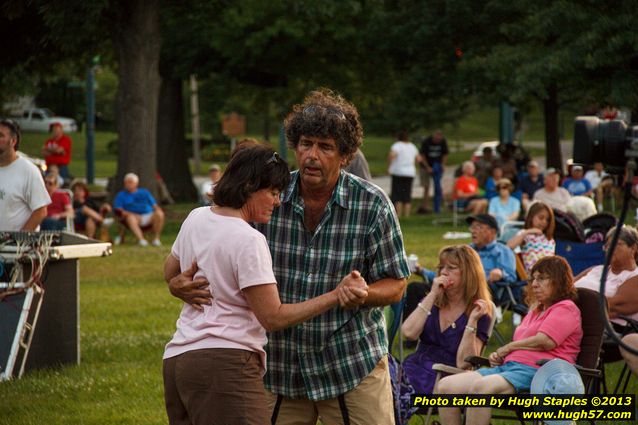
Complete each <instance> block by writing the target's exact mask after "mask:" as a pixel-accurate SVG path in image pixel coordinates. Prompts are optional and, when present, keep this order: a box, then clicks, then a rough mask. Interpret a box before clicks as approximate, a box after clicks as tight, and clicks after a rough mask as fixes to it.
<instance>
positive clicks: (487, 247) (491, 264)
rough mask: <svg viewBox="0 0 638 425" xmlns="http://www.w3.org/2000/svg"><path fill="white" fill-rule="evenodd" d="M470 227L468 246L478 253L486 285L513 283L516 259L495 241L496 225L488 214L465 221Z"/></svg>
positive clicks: (509, 251) (473, 216) (510, 251)
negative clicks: (470, 241)
mask: <svg viewBox="0 0 638 425" xmlns="http://www.w3.org/2000/svg"><path fill="white" fill-rule="evenodd" d="M466 221H467V223H468V224H469V225H470V233H471V234H472V243H471V244H470V246H471V247H472V248H474V250H476V252H478V255H479V257H481V263H482V264H483V270H484V271H485V278H486V279H487V282H488V283H495V282H499V281H503V282H515V281H516V259H515V258H514V251H512V250H511V248H510V247H508V246H507V245H505V244H502V243H499V242H498V241H497V240H496V236H497V233H498V224H497V222H496V219H495V218H494V217H492V216H491V215H489V214H477V215H472V216H469V217H468V218H467V219H466Z"/></svg>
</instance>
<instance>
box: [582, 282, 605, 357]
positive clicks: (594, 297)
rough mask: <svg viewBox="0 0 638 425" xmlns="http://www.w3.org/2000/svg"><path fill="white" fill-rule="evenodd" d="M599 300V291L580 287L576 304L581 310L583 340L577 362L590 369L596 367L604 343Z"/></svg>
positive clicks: (603, 327) (603, 326)
mask: <svg viewBox="0 0 638 425" xmlns="http://www.w3.org/2000/svg"><path fill="white" fill-rule="evenodd" d="M599 302H600V301H599V294H598V292H596V291H592V290H591V289H586V288H578V299H577V300H576V305H577V306H578V308H579V309H580V312H581V321H582V327H583V340H582V342H581V343H580V353H579V354H578V358H577V359H576V364H578V365H579V366H582V367H586V368H590V369H596V367H597V365H598V358H599V357H600V349H601V347H602V344H603V331H604V329H605V325H604V323H603V321H602V319H601V317H600V314H599V313H598V311H599V309H600V307H599Z"/></svg>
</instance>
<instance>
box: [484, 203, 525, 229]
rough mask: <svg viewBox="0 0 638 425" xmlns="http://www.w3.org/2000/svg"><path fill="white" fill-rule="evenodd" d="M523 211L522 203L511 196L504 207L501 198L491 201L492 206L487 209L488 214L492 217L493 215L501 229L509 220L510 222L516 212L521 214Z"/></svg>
mask: <svg viewBox="0 0 638 425" xmlns="http://www.w3.org/2000/svg"><path fill="white" fill-rule="evenodd" d="M520 210H521V201H519V200H518V199H516V198H515V197H513V196H510V197H509V198H508V199H507V203H506V204H505V205H503V203H502V202H501V198H500V196H497V197H495V198H492V199H490V206H489V208H488V209H487V212H488V213H489V214H490V215H493V216H494V218H496V221H497V222H498V226H499V227H501V226H502V225H503V224H504V223H505V222H506V221H507V220H509V216H510V215H512V214H513V213H515V212H519V211H520Z"/></svg>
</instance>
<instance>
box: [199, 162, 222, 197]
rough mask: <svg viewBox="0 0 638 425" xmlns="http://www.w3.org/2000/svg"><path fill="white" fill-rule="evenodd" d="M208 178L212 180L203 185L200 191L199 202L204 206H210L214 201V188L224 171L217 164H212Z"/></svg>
mask: <svg viewBox="0 0 638 425" xmlns="http://www.w3.org/2000/svg"><path fill="white" fill-rule="evenodd" d="M208 177H209V178H210V180H207V181H205V182H204V183H202V187H201V189H200V191H199V196H200V198H199V200H200V204H201V205H202V206H205V205H210V203H211V201H212V200H213V187H215V185H216V184H217V182H218V181H219V179H220V178H221V177H222V169H221V168H220V167H219V165H217V164H212V165H211V166H210V167H208Z"/></svg>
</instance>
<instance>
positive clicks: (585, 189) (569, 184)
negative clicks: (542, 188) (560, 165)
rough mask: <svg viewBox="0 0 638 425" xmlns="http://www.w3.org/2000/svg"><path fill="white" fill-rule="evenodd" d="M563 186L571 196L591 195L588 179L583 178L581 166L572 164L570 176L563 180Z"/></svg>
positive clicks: (591, 190)
mask: <svg viewBox="0 0 638 425" xmlns="http://www.w3.org/2000/svg"><path fill="white" fill-rule="evenodd" d="M563 187H564V188H565V189H567V191H568V192H569V194H570V195H572V196H591V194H592V192H593V189H592V187H591V183H589V180H587V179H586V178H585V173H584V172H583V167H581V166H580V165H574V166H573V167H572V173H571V176H570V177H567V178H566V179H565V181H563Z"/></svg>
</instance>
